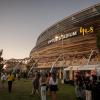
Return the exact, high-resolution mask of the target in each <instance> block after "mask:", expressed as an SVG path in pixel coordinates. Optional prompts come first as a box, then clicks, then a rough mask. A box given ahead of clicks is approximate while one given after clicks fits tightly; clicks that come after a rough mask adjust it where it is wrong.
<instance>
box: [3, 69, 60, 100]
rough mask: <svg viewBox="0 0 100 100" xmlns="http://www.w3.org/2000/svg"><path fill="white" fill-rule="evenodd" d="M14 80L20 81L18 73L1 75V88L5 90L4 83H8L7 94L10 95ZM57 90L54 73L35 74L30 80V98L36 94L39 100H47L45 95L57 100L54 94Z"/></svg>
mask: <svg viewBox="0 0 100 100" xmlns="http://www.w3.org/2000/svg"><path fill="white" fill-rule="evenodd" d="M15 79H18V80H20V76H19V74H18V73H16V75H14V74H13V73H12V72H11V71H10V72H9V73H5V72H2V73H1V87H2V88H5V82H6V81H7V83H8V92H9V93H12V85H13V82H14V81H15ZM57 90H58V79H57V76H56V73H55V72H51V73H47V72H45V71H43V72H35V73H34V74H33V78H32V92H31V94H30V95H31V96H32V95H35V94H38V95H39V96H40V97H41V100H47V95H50V96H51V98H52V100H57V95H56V92H57Z"/></svg>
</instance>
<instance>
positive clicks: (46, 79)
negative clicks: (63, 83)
mask: <svg viewBox="0 0 100 100" xmlns="http://www.w3.org/2000/svg"><path fill="white" fill-rule="evenodd" d="M32 84H33V88H32V93H31V95H34V94H35V93H37V94H39V95H41V100H47V96H46V95H47V94H48V95H51V98H52V100H57V95H56V91H57V90H58V79H57V77H56V73H45V72H42V73H41V74H40V73H35V75H34V77H33V80H32Z"/></svg>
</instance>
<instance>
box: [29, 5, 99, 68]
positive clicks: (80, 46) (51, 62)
mask: <svg viewBox="0 0 100 100" xmlns="http://www.w3.org/2000/svg"><path fill="white" fill-rule="evenodd" d="M99 30H100V3H99V4H96V5H93V6H91V7H89V8H86V9H84V10H81V11H79V12H77V13H75V14H72V15H71V16H68V17H66V18H64V19H63V20H61V21H59V22H57V23H55V24H54V25H52V26H51V27H49V28H48V29H46V30H45V31H44V32H42V33H41V34H40V36H39V37H38V39H37V42H36V46H35V47H34V48H33V49H32V50H31V52H30V57H31V58H33V59H34V60H35V61H37V62H38V63H37V68H38V69H50V68H51V67H52V66H53V67H55V68H57V69H62V68H66V67H68V66H78V65H85V64H87V62H88V63H89V64H97V63H98V61H100V57H99V56H98V49H97V46H96V34H97V33H98V32H100V31H99ZM91 52H92V53H91ZM90 54H91V59H90V61H88V59H89V56H90Z"/></svg>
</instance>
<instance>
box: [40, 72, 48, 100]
mask: <svg viewBox="0 0 100 100" xmlns="http://www.w3.org/2000/svg"><path fill="white" fill-rule="evenodd" d="M46 85H47V78H46V75H45V74H44V73H42V75H41V77H40V87H41V100H46Z"/></svg>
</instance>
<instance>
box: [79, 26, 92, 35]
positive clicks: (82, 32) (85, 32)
mask: <svg viewBox="0 0 100 100" xmlns="http://www.w3.org/2000/svg"><path fill="white" fill-rule="evenodd" d="M93 32H94V28H93V27H92V26H91V27H90V28H83V27H80V33H81V34H83V35H85V34H89V33H93Z"/></svg>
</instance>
